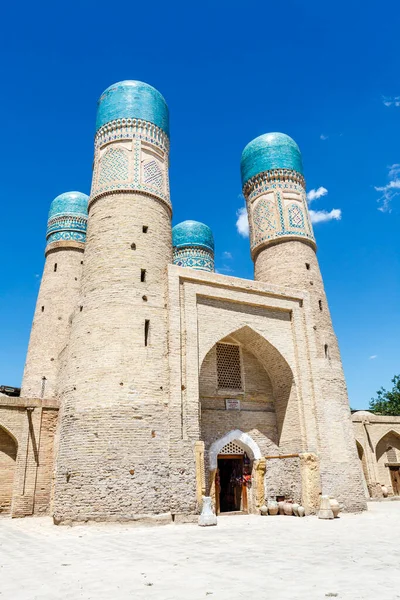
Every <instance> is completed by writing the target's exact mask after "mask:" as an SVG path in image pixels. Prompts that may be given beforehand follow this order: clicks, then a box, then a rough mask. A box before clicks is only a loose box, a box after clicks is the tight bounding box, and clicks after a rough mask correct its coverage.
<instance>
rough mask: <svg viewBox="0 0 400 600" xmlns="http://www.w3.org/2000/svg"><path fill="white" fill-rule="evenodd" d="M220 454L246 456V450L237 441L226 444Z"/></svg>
mask: <svg viewBox="0 0 400 600" xmlns="http://www.w3.org/2000/svg"><path fill="white" fill-rule="evenodd" d="M218 454H244V450H243V448H241V446H239V445H238V444H237V443H236V442H235V441H233V442H228V444H225V446H224V447H223V448H222V449H221V450H220V451H219V452H218Z"/></svg>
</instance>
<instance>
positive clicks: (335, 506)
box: [329, 498, 340, 519]
mask: <svg viewBox="0 0 400 600" xmlns="http://www.w3.org/2000/svg"><path fill="white" fill-rule="evenodd" d="M329 504H330V505H331V509H332V512H333V517H334V518H335V519H336V517H337V516H338V514H339V513H340V505H339V502H338V501H337V500H336V498H329Z"/></svg>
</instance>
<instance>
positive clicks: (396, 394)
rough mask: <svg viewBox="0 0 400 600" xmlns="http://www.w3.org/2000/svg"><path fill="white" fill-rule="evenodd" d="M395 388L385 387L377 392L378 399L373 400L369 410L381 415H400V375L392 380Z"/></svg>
mask: <svg viewBox="0 0 400 600" xmlns="http://www.w3.org/2000/svg"><path fill="white" fill-rule="evenodd" d="M392 383H393V388H392V389H391V390H385V389H384V388H383V387H382V388H381V389H380V390H378V391H377V392H376V396H377V397H376V398H371V401H370V403H369V410H370V411H371V412H373V413H376V414H380V415H400V375H395V376H394V377H393V379H392Z"/></svg>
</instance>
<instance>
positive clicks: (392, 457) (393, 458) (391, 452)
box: [386, 446, 397, 463]
mask: <svg viewBox="0 0 400 600" xmlns="http://www.w3.org/2000/svg"><path fill="white" fill-rule="evenodd" d="M386 456H387V460H388V462H394V463H395V462H397V454H396V450H395V449H394V448H391V447H390V446H389V448H388V449H387V450H386Z"/></svg>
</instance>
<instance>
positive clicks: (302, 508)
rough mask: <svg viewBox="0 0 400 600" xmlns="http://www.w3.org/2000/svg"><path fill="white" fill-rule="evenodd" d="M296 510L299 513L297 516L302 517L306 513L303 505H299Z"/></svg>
mask: <svg viewBox="0 0 400 600" xmlns="http://www.w3.org/2000/svg"><path fill="white" fill-rule="evenodd" d="M297 512H298V514H299V517H304V515H305V514H306V509H305V508H304V506H299V507H298V509H297Z"/></svg>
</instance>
